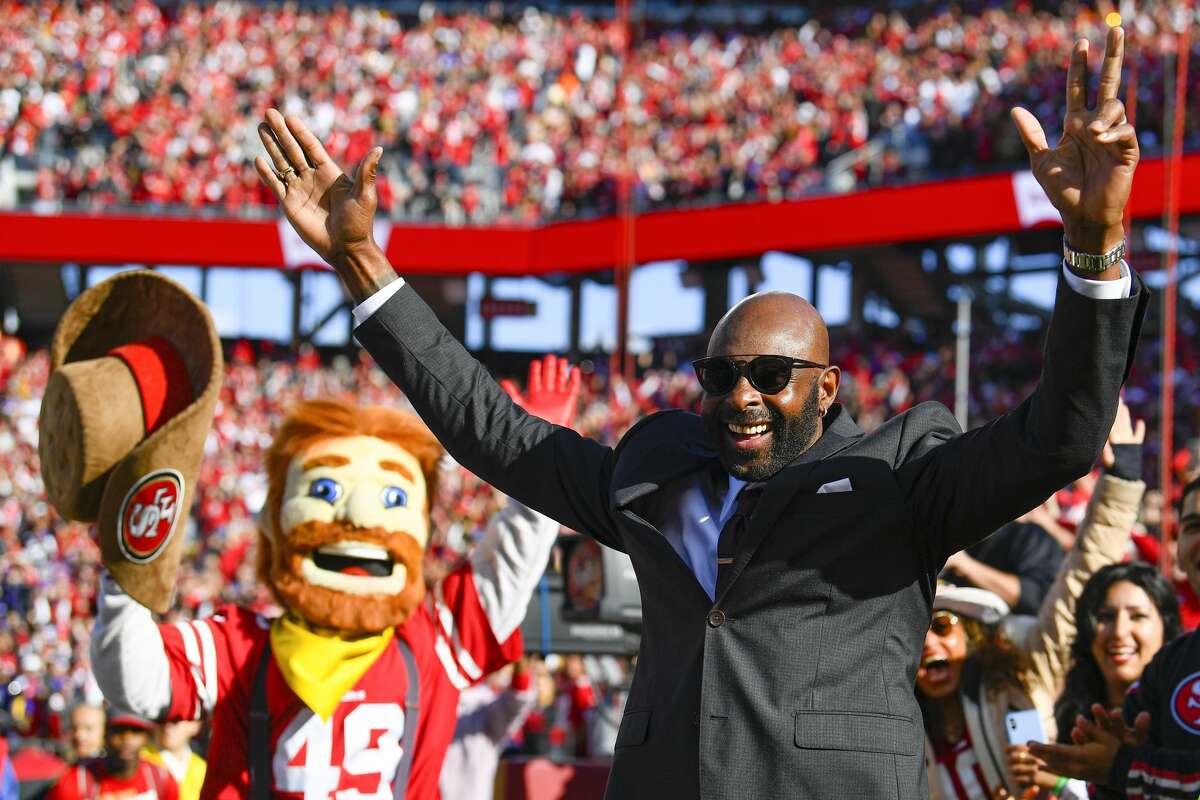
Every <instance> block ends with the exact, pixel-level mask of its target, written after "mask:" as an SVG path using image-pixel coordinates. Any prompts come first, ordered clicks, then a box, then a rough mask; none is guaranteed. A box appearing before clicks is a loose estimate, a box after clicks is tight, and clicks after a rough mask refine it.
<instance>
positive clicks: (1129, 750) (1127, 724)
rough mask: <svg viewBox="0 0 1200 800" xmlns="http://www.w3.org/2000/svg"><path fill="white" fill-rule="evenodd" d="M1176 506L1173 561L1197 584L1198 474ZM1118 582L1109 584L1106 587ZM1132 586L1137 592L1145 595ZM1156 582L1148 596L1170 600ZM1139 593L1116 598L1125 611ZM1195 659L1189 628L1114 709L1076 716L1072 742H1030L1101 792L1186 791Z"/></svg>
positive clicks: (1196, 730)
mask: <svg viewBox="0 0 1200 800" xmlns="http://www.w3.org/2000/svg"><path fill="white" fill-rule="evenodd" d="M1181 506H1182V510H1181V514H1180V523H1181V529H1180V538H1179V561H1180V563H1181V564H1183V565H1184V569H1185V571H1186V572H1187V576H1188V579H1189V580H1190V581H1191V583H1192V587H1193V588H1194V589H1196V590H1197V591H1200V481H1193V482H1192V483H1190V484H1188V485H1187V486H1186V487H1185V488H1184V490H1183V492H1182V503H1181ZM1126 585H1128V584H1126ZM1120 586H1121V584H1120V583H1117V584H1113V585H1112V587H1111V588H1110V589H1109V594H1112V593H1113V592H1114V590H1115V589H1117V588H1118V587H1120ZM1135 588H1137V589H1138V590H1139V591H1141V593H1142V595H1148V594H1149V593H1148V592H1146V591H1144V590H1141V589H1140V587H1135ZM1163 589H1165V587H1163V586H1159V587H1158V591H1156V592H1155V595H1160V596H1155V597H1154V601H1155V603H1159V602H1165V603H1169V602H1170V592H1169V591H1163ZM1164 598H1165V599H1164ZM1146 599H1148V597H1147V596H1143V597H1139V596H1138V592H1136V591H1128V590H1127V591H1126V592H1124V596H1123V597H1122V599H1121V600H1120V601H1117V602H1118V603H1124V604H1128V606H1129V607H1128V610H1129V611H1130V612H1134V611H1135V610H1137V609H1138V608H1139V606H1137V605H1135V603H1137V602H1139V601H1140V603H1142V604H1143V605H1144V603H1145V600H1146ZM1148 611H1149V609H1145V610H1144V611H1143V613H1145V612H1148ZM1131 616H1132V614H1131ZM1151 619H1152V615H1151ZM1150 621H1151V620H1150V619H1147V620H1144V621H1143V622H1142V623H1140V624H1139V623H1137V622H1130V623H1125V625H1126V626H1128V629H1137V628H1142V629H1145V628H1146V627H1149V625H1148V623H1149V622H1150ZM1164 622H1165V620H1164ZM1114 623H1115V624H1116V625H1117V629H1118V630H1120V627H1121V625H1120V624H1119V623H1120V621H1119V619H1116V618H1114ZM1164 633H1165V631H1164ZM1126 636H1128V634H1126ZM1134 641H1136V635H1135V636H1134ZM1118 644H1119V642H1116V641H1113V642H1110V644H1109V647H1108V648H1107V651H1108V653H1107V655H1108V657H1109V659H1110V660H1114V659H1112V656H1114V655H1117V654H1119V653H1120V649H1119V648H1118V647H1116V646H1115V645H1118ZM1126 649H1128V648H1126ZM1138 660H1140V659H1138ZM1198 662H1200V633H1196V632H1192V633H1190V634H1188V635H1186V636H1181V637H1179V638H1178V639H1175V640H1174V641H1172V642H1169V643H1167V644H1166V645H1165V646H1163V647H1162V649H1161V650H1159V651H1158V653H1157V654H1156V655H1155V656H1154V658H1153V660H1151V661H1150V663H1149V664H1148V665H1146V667H1145V669H1144V670H1143V671H1142V674H1141V676H1140V678H1139V679H1138V680H1137V682H1136V683H1135V684H1133V685H1132V686H1131V687H1130V690H1129V692H1128V693H1127V694H1126V695H1125V699H1124V708H1123V709H1122V710H1113V711H1111V712H1110V711H1107V710H1105V709H1104V707H1103V705H1099V706H1097V707H1095V708H1094V709H1093V710H1092V715H1091V716H1092V719H1091V721H1088V720H1086V719H1085V720H1081V721H1080V722H1078V723H1076V725H1075V727H1074V728H1073V730H1072V731H1071V736H1070V742H1072V743H1073V744H1066V743H1064V744H1059V745H1055V746H1042V747H1036V746H1035V747H1033V748H1031V749H1032V750H1033V751H1034V753H1035V754H1036V755H1037V756H1039V757H1040V758H1042V759H1043V760H1044V761H1045V762H1046V763H1047V764H1048V766H1049V768H1050V769H1051V770H1054V771H1056V772H1059V773H1061V774H1066V775H1071V776H1073V777H1077V778H1082V779H1085V780H1087V781H1089V782H1090V783H1093V784H1095V785H1098V786H1101V787H1104V788H1103V792H1104V793H1105V795H1109V793H1112V794H1111V795H1109V796H1121V797H1125V796H1130V797H1142V798H1146V800H1165V798H1171V797H1178V796H1180V795H1181V794H1182V795H1185V796H1190V795H1191V792H1190V789H1189V788H1184V787H1191V786H1193V785H1194V784H1195V783H1196V782H1197V781H1198V780H1200V746H1198V742H1200V740H1198V739H1197V736H1200V700H1197V698H1200V675H1198V674H1197V672H1196V664H1197V663H1198ZM1101 663H1103V662H1101ZM1111 699H1112V698H1109V702H1111Z"/></svg>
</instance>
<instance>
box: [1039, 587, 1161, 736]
mask: <svg viewBox="0 0 1200 800" xmlns="http://www.w3.org/2000/svg"><path fill="white" fill-rule="evenodd" d="M1076 617H1077V618H1078V620H1079V624H1078V634H1077V637H1076V639H1075V643H1074V644H1073V645H1072V646H1071V671H1070V672H1069V673H1068V674H1067V681H1066V684H1065V686H1064V687H1063V692H1062V695H1061V696H1060V697H1059V699H1058V703H1057V704H1056V706H1055V711H1054V716H1055V718H1056V719H1057V720H1058V741H1060V742H1069V741H1071V739H1070V734H1071V728H1073V727H1074V726H1075V718H1076V717H1077V716H1078V715H1080V714H1083V715H1085V716H1088V715H1090V713H1091V708H1092V705H1093V704H1095V703H1100V704H1101V705H1103V706H1105V707H1106V708H1119V707H1120V705H1121V703H1123V702H1124V700H1125V694H1126V692H1128V691H1129V687H1131V686H1133V684H1135V683H1136V682H1137V681H1138V679H1140V678H1141V676H1142V671H1143V670H1144V669H1145V668H1146V665H1147V664H1149V663H1150V659H1152V658H1153V657H1154V655H1155V654H1156V653H1157V652H1158V651H1159V648H1161V647H1162V646H1163V644H1165V643H1166V642H1169V641H1171V640H1172V639H1174V638H1175V637H1177V636H1178V635H1179V634H1180V633H1181V632H1182V627H1181V626H1180V623H1179V606H1178V604H1177V603H1176V602H1175V593H1174V591H1173V589H1172V588H1171V585H1170V584H1169V583H1168V582H1167V581H1166V579H1165V578H1163V576H1162V575H1160V574H1159V573H1158V571H1157V570H1156V569H1154V567H1151V566H1150V565H1149V564H1136V563H1135V564H1112V565H1110V566H1107V567H1105V568H1104V569H1102V570H1100V571H1099V572H1097V573H1096V574H1095V575H1094V576H1092V579H1091V580H1090V581H1088V583H1087V585H1086V586H1085V587H1084V589H1083V594H1082V595H1080V597H1079V608H1078V610H1077V611H1076Z"/></svg>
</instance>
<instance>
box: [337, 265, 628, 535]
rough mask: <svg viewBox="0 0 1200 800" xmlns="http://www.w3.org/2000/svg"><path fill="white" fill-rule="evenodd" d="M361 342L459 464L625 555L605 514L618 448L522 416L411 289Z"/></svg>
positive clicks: (402, 291)
mask: <svg viewBox="0 0 1200 800" xmlns="http://www.w3.org/2000/svg"><path fill="white" fill-rule="evenodd" d="M375 257H376V258H382V257H383V254H382V252H380V253H378V254H377V255H376V256H375ZM397 280H401V279H399V278H397ZM388 288H390V287H388ZM384 291H387V289H384ZM355 335H356V336H357V338H358V340H359V341H360V342H362V344H363V346H364V347H366V348H367V351H368V352H370V354H371V355H372V356H373V357H374V358H375V360H376V361H377V362H378V363H379V365H380V366H381V367H382V368H383V370H384V372H386V373H387V374H388V377H390V378H391V379H392V380H393V381H394V382H395V383H396V385H397V386H399V387H400V388H401V389H402V390H403V391H404V393H405V395H406V396H407V397H408V399H409V401H410V402H411V403H412V404H413V407H414V408H415V409H416V411H417V413H418V414H420V416H421V419H423V420H424V421H425V424H426V425H428V426H429V429H430V430H431V431H433V434H434V435H435V436H437V438H438V440H439V441H441V443H442V445H443V446H444V447H445V448H446V449H447V450H448V451H449V452H450V454H451V455H452V456H454V458H455V459H456V460H457V461H458V462H459V463H460V464H462V465H463V466H465V467H466V468H467V469H469V470H471V471H472V472H474V473H475V474H476V475H478V476H479V477H480V478H482V479H483V480H485V481H487V482H488V483H490V484H492V485H493V486H495V487H496V488H497V489H499V490H500V491H502V492H504V493H505V494H507V495H509V496H510V497H513V498H515V499H517V500H519V501H520V502H522V503H523V504H525V505H527V506H529V507H530V508H533V509H535V510H537V511H540V512H542V513H543V514H545V515H546V516H549V517H552V518H553V519H556V520H558V521H559V522H561V523H562V524H563V525H566V526H567V527H569V528H572V529H574V530H576V531H579V532H580V533H586V534H588V535H591V536H594V537H596V538H597V539H599V540H600V541H602V542H604V544H607V545H609V546H610V547H614V548H616V549H624V548H623V547H622V546H621V543H620V541H619V540H618V538H617V536H616V531H615V527H614V525H613V522H612V518H611V516H610V513H609V504H608V495H609V482H610V479H611V475H612V458H613V451H612V449H611V448H608V447H605V446H604V445H601V444H600V443H598V442H595V441H593V440H591V439H587V438H584V437H582V436H580V435H579V434H577V433H575V431H573V430H571V429H570V428H565V427H562V426H560V425H552V424H551V423H549V422H546V421H545V420H543V419H541V418H540V417H536V416H533V415H531V414H528V413H526V412H525V411H524V410H523V409H522V408H521V407H520V406H518V405H517V404H516V403H514V402H513V401H512V400H511V399H510V398H509V396H508V395H507V394H506V393H505V392H504V390H503V389H501V388H500V386H499V385H498V384H497V383H496V381H495V380H493V379H492V376H491V375H489V374H488V372H487V371H486V370H485V369H484V368H483V366H482V365H481V364H480V363H479V362H478V361H476V360H475V359H474V358H473V357H472V356H471V354H470V353H468V352H467V351H466V349H465V348H464V347H463V346H462V345H461V344H459V343H458V341H457V340H455V338H454V337H453V336H451V335H450V333H449V331H447V330H446V329H445V327H443V326H442V324H441V323H440V322H439V321H438V319H437V317H436V316H434V314H433V312H431V311H430V310H429V307H428V306H427V305H426V304H425V303H424V301H422V300H421V298H420V297H419V296H418V295H417V293H416V292H415V291H413V289H412V287H411V286H407V285H403V286H401V287H400V288H399V289H397V290H395V291H394V294H392V295H391V297H390V298H389V299H388V300H387V301H386V302H385V303H384V304H383V306H382V307H381V308H380V309H379V310H378V311H376V312H375V313H374V314H372V315H371V316H370V318H369V319H367V320H366V321H365V322H363V323H362V324H361V325H359V327H358V328H357V329H355Z"/></svg>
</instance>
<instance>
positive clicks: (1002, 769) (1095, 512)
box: [917, 404, 1145, 800]
mask: <svg viewBox="0 0 1200 800" xmlns="http://www.w3.org/2000/svg"><path fill="white" fill-rule="evenodd" d="M1138 431H1140V433H1141V436H1139V434H1138V432H1135V430H1134V428H1133V426H1132V425H1131V422H1130V419H1129V410H1128V409H1127V408H1125V406H1124V404H1122V405H1121V407H1120V409H1119V410H1118V412H1117V419H1116V422H1115V423H1114V424H1113V428H1112V431H1111V432H1110V433H1109V444H1110V447H1109V448H1106V452H1105V465H1106V469H1107V470H1109V471H1108V472H1106V473H1105V474H1104V475H1103V477H1102V478H1101V480H1100V482H1099V483H1098V484H1097V487H1096V493H1095V494H1094V495H1093V496H1092V500H1091V503H1090V504H1089V506H1088V513H1087V517H1086V518H1085V519H1084V522H1083V524H1082V525H1081V526H1080V528H1079V532H1078V536H1077V538H1076V540H1075V545H1074V547H1073V548H1072V549H1071V552H1070V553H1069V554H1068V556H1067V559H1066V561H1065V562H1064V564H1063V567H1062V569H1061V570H1060V571H1059V573H1058V577H1057V578H1056V579H1055V582H1054V585H1053V587H1052V588H1051V589H1050V592H1049V593H1048V594H1047V596H1046V599H1045V600H1044V601H1043V603H1042V606H1041V609H1040V610H1039V613H1038V616H1037V617H1008V616H1007V613H1008V607H1007V606H1006V605H1005V603H1004V601H1003V600H1001V599H1000V598H999V597H997V596H996V595H994V594H992V593H991V592H987V591H984V590H982V589H973V588H960V587H949V586H945V587H939V589H938V592H937V595H936V597H935V598H934V603H933V607H934V616H933V621H932V624H931V625H930V629H929V633H928V634H927V635H926V637H925V650H924V654H923V657H922V660H921V664H920V667H919V668H918V670H917V700H918V702H919V703H920V705H921V710H922V713H923V715H924V717H925V733H926V736H927V742H926V750H925V758H926V766H927V768H928V770H929V789H930V797H931V798H932V800H992V799H993V798H1002V797H1009V796H1012V797H1021V796H1022V793H1023V791H1024V790H1025V788H1027V787H1026V786H1023V785H1022V783H1021V781H1018V779H1017V776H1016V775H1015V774H1014V767H1019V766H1020V765H1021V764H1023V763H1025V761H1032V757H1031V756H1029V755H1028V753H1021V752H1020V749H1014V750H1013V754H1012V758H1013V759H1014V760H1012V761H1010V754H1009V752H1008V739H1007V733H1006V731H1005V718H1006V716H1007V715H1008V713H1009V712H1011V711H1017V710H1023V709H1031V708H1032V709H1036V710H1037V711H1038V712H1039V715H1040V716H1041V719H1042V727H1043V728H1044V729H1045V732H1046V736H1047V738H1048V739H1049V740H1051V741H1053V740H1054V739H1055V738H1056V736H1057V726H1056V724H1055V717H1054V704H1055V700H1056V699H1057V697H1058V695H1059V692H1060V690H1061V689H1062V686H1063V682H1064V679H1065V676H1066V674H1067V665H1068V663H1069V662H1070V657H1071V646H1072V643H1073V642H1074V640H1075V618H1076V603H1077V601H1078V599H1079V597H1080V596H1081V594H1082V592H1083V587H1084V586H1085V584H1087V582H1088V581H1089V579H1090V578H1091V577H1092V575H1094V574H1096V573H1097V572H1098V571H1099V570H1100V569H1102V568H1103V567H1105V566H1107V565H1109V564H1113V563H1115V562H1117V561H1119V560H1120V559H1121V557H1122V556H1123V555H1124V552H1125V548H1126V545H1127V543H1128V541H1129V531H1130V529H1131V528H1132V527H1133V523H1134V520H1135V519H1136V517H1137V511H1138V505H1139V503H1140V501H1141V497H1142V492H1143V491H1144V490H1145V484H1144V483H1142V482H1141V481H1136V480H1126V479H1123V478H1120V477H1117V476H1116V475H1114V474H1112V472H1111V471H1112V468H1113V464H1112V463H1111V461H1110V451H1111V450H1112V447H1111V446H1112V445H1116V446H1121V445H1126V444H1130V443H1132V442H1133V440H1138V441H1140V438H1142V437H1144V427H1143V426H1141V425H1139V426H1138ZM1016 771H1017V772H1020V769H1017V770H1016ZM1052 777H1053V783H1052V785H1048V786H1044V787H1039V794H1041V795H1042V796H1044V797H1085V796H1086V795H1085V794H1082V785H1081V784H1078V783H1076V784H1073V785H1071V786H1070V787H1069V786H1068V781H1067V780H1066V779H1065V778H1064V779H1059V778H1058V777H1057V776H1052Z"/></svg>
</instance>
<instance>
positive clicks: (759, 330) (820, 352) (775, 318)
mask: <svg viewBox="0 0 1200 800" xmlns="http://www.w3.org/2000/svg"><path fill="white" fill-rule="evenodd" d="M746 354H758V355H762V354H771V355H780V356H791V357H792V358H803V359H806V360H808V361H815V362H817V363H819V364H828V363H829V329H828V328H826V327H825V320H824V319H822V318H821V313H820V312H819V311H817V309H815V308H813V305H812V303H810V302H808V301H807V300H805V299H804V298H803V297H800V296H799V295H795V294H792V293H790V292H762V293H761V294H753V295H750V296H749V297H747V298H746V299H744V300H742V301H741V302H740V303H738V304H737V305H735V306H734V307H733V308H731V309H729V311H727V312H726V313H725V316H723V317H721V321H720V322H718V323H717V327H716V328H715V329H714V330H713V334H712V337H710V338H709V340H708V355H710V356H723V355H746Z"/></svg>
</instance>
